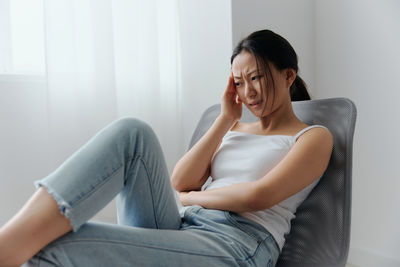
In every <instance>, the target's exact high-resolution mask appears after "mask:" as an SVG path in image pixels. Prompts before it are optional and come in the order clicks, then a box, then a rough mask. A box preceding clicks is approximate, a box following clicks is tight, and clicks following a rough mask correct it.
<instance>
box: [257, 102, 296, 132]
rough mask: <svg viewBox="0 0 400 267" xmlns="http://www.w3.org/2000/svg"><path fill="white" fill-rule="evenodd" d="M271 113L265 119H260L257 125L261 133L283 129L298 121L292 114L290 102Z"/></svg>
mask: <svg viewBox="0 0 400 267" xmlns="http://www.w3.org/2000/svg"><path fill="white" fill-rule="evenodd" d="M286 103H287V104H284V105H282V106H280V107H278V108H277V109H275V110H274V111H273V112H272V113H270V114H268V115H267V116H265V117H262V118H260V120H259V122H258V124H259V126H260V129H261V130H262V131H266V132H270V131H274V130H277V129H281V128H284V126H285V125H288V124H291V123H296V122H298V121H299V119H298V118H297V117H296V115H295V114H294V112H293V109H292V104H291V102H286Z"/></svg>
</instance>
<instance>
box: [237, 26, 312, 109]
mask: <svg viewBox="0 0 400 267" xmlns="http://www.w3.org/2000/svg"><path fill="white" fill-rule="evenodd" d="M243 50H246V51H248V52H250V53H251V54H253V56H254V57H255V59H256V63H257V70H260V68H259V66H260V64H261V69H262V70H263V73H264V77H265V79H266V81H267V83H268V81H270V82H271V83H272V88H273V90H272V93H273V98H272V99H273V100H272V103H273V101H274V99H275V84H274V81H273V79H272V73H271V69H270V67H269V64H270V63H273V64H274V66H275V67H276V68H277V69H278V70H280V71H282V70H284V69H286V68H291V69H293V70H295V71H296V73H297V72H298V69H299V67H298V59H297V54H296V52H295V51H294V49H293V47H292V46H291V45H290V44H289V42H288V41H287V40H286V39H285V38H283V37H282V36H280V35H278V34H276V33H274V32H273V31H270V30H261V31H256V32H253V33H252V34H250V35H249V36H247V37H246V38H244V39H243V40H241V41H240V42H239V44H238V45H237V46H236V47H235V49H234V50H233V53H232V56H231V64H232V62H233V60H234V59H235V57H236V56H237V55H239V54H240V52H242V51H243ZM289 90H290V98H291V100H292V101H301V100H310V99H311V97H310V95H309V94H308V91H307V85H306V83H305V82H304V81H303V79H301V78H300V76H299V75H296V79H295V80H294V82H293V84H292V85H291V86H290V89H289ZM262 91H265V93H266V94H268V92H267V91H266V89H264V90H262ZM264 108H265V107H264Z"/></svg>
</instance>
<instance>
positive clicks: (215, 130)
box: [171, 116, 234, 191]
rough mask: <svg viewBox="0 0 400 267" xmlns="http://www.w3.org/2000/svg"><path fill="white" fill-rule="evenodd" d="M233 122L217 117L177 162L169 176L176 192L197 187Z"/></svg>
mask: <svg viewBox="0 0 400 267" xmlns="http://www.w3.org/2000/svg"><path fill="white" fill-rule="evenodd" d="M233 123H234V122H233V121H232V120H229V119H226V118H223V117H221V116H219V117H218V118H217V119H216V120H215V121H214V123H213V125H212V126H211V127H210V129H209V130H208V131H207V132H206V133H205V134H204V136H203V137H202V138H201V139H200V140H199V141H198V142H197V143H196V144H195V145H194V146H193V147H192V148H191V149H190V150H189V151H188V152H187V153H186V154H185V155H184V156H183V157H182V158H181V159H180V160H179V161H178V163H177V164H176V166H175V168H174V170H173V173H172V175H171V183H172V185H173V187H174V188H175V189H176V190H178V191H189V190H193V189H194V188H193V185H196V186H199V182H200V180H201V178H202V177H203V176H204V174H205V172H206V171H207V168H208V166H209V164H210V162H211V159H212V156H213V154H214V152H215V150H216V148H217V146H218V144H219V142H220V141H221V140H222V138H223V137H224V135H225V134H226V132H227V131H228V130H229V129H230V128H231V127H232V125H233ZM200 186H201V185H200Z"/></svg>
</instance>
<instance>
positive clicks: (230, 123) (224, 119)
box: [217, 114, 238, 129]
mask: <svg viewBox="0 0 400 267" xmlns="http://www.w3.org/2000/svg"><path fill="white" fill-rule="evenodd" d="M217 120H219V121H220V122H221V123H222V124H223V125H224V126H225V127H226V128H227V129H230V128H231V127H232V126H233V125H234V124H235V123H236V122H237V121H238V120H237V119H235V118H232V117H228V116H226V115H223V114H220V115H219V116H218V117H217Z"/></svg>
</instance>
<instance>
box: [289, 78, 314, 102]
mask: <svg viewBox="0 0 400 267" xmlns="http://www.w3.org/2000/svg"><path fill="white" fill-rule="evenodd" d="M290 98H291V100H292V101H302V100H311V97H310V95H309V94H308V91H307V85H306V83H305V82H304V81H303V79H301V78H300V76H299V75H297V76H296V79H295V80H294V82H293V84H292V86H290Z"/></svg>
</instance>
